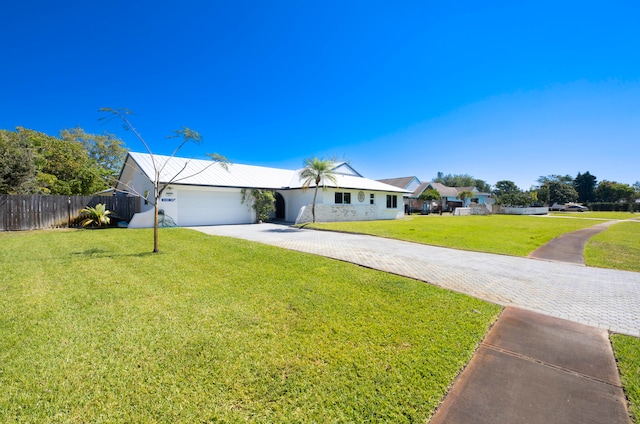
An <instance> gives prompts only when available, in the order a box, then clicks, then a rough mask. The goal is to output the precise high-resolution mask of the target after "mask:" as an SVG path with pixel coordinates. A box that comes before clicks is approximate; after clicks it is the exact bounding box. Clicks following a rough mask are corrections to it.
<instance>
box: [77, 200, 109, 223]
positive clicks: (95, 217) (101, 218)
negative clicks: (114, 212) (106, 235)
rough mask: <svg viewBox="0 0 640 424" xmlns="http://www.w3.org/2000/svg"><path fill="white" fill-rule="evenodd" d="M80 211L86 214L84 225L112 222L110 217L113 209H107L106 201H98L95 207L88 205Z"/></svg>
mask: <svg viewBox="0 0 640 424" xmlns="http://www.w3.org/2000/svg"><path fill="white" fill-rule="evenodd" d="M80 213H81V214H83V215H84V216H83V218H84V219H83V220H82V222H81V224H82V226H83V227H102V226H103V225H105V226H106V225H109V223H110V222H111V218H109V215H111V211H109V210H107V207H106V206H105V205H104V203H98V204H97V205H96V206H95V207H94V208H92V207H91V206H87V207H86V208H84V209H82V210H81V211H80Z"/></svg>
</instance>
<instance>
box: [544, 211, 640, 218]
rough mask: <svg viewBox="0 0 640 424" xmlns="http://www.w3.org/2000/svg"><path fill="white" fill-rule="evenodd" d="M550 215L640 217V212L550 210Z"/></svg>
mask: <svg viewBox="0 0 640 424" xmlns="http://www.w3.org/2000/svg"><path fill="white" fill-rule="evenodd" d="M549 215H552V216H564V217H568V218H583V219H584V218H595V219H640V213H630V212H549Z"/></svg>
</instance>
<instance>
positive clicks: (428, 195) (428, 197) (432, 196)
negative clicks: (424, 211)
mask: <svg viewBox="0 0 640 424" xmlns="http://www.w3.org/2000/svg"><path fill="white" fill-rule="evenodd" d="M418 198H419V199H420V200H422V201H425V202H430V201H432V200H438V199H440V192H439V191H438V190H436V189H435V188H430V189H427V190H425V191H423V192H422V193H420V196H418Z"/></svg>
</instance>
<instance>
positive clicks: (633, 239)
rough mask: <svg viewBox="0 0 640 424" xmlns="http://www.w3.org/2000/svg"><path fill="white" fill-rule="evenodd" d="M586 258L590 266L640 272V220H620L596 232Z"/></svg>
mask: <svg viewBox="0 0 640 424" xmlns="http://www.w3.org/2000/svg"><path fill="white" fill-rule="evenodd" d="M584 259H585V263H586V264H587V265H589V266H597V267H600V268H613V269H624V270H628V271H636V272H640V222H619V223H617V224H615V225H612V226H611V227H609V228H608V229H607V230H606V231H603V232H601V233H599V234H596V235H595V236H593V237H592V238H591V239H590V240H589V241H588V242H587V245H586V246H585V249H584Z"/></svg>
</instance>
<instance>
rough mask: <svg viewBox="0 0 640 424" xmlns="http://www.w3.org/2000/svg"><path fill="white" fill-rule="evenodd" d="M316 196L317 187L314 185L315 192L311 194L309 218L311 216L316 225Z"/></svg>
mask: <svg viewBox="0 0 640 424" xmlns="http://www.w3.org/2000/svg"><path fill="white" fill-rule="evenodd" d="M317 196H318V185H317V184H316V191H314V192H313V203H312V204H311V216H313V223H314V224H315V223H316V197H317Z"/></svg>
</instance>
